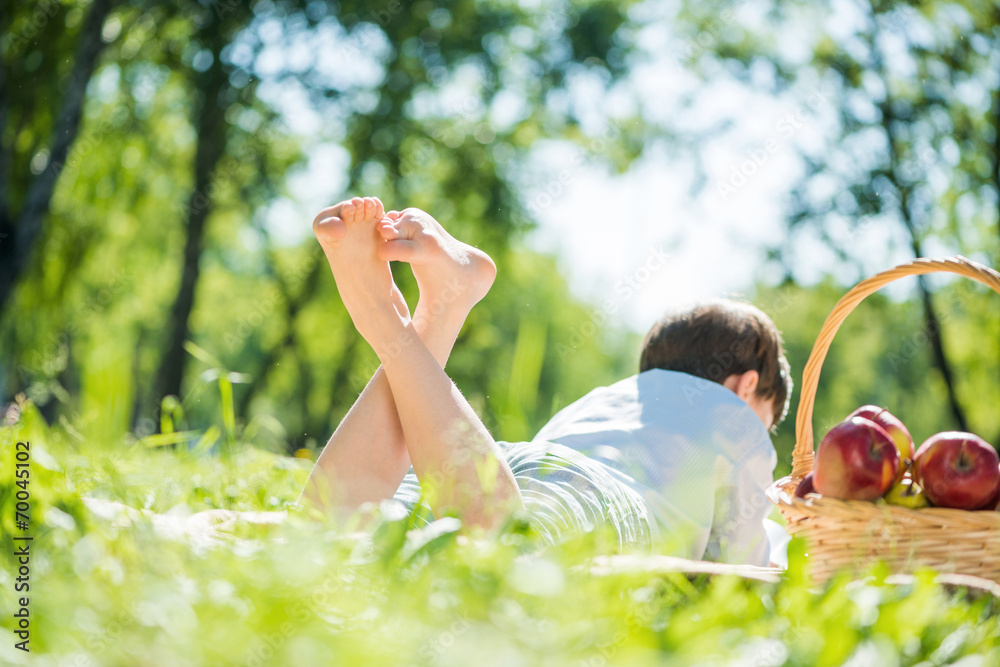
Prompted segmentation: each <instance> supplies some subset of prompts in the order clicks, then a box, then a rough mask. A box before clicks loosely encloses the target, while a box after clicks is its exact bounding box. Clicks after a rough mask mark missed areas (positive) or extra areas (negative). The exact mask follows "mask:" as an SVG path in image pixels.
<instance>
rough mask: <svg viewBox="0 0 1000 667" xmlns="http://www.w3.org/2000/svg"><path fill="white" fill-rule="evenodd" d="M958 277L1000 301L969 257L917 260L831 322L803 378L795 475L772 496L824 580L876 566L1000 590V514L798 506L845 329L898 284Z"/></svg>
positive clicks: (865, 286)
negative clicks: (823, 378) (824, 386)
mask: <svg viewBox="0 0 1000 667" xmlns="http://www.w3.org/2000/svg"><path fill="white" fill-rule="evenodd" d="M938 272H947V273H956V274H958V275H961V276H965V277H967V278H971V279H972V280H975V281H978V282H980V283H982V284H984V285H986V286H988V287H990V288H992V289H993V290H994V291H995V292H997V293H998V294H1000V273H997V272H996V271H994V270H993V269H991V268H989V267H986V266H983V265H982V264H978V263H976V262H973V261H971V260H969V259H966V258H965V257H954V258H947V259H917V260H914V261H912V262H908V263H906V264H901V265H899V266H897V267H895V268H892V269H889V270H888V271H883V272H882V273H878V274H876V275H874V276H872V277H870V278H867V279H865V280H863V281H862V282H860V283H858V284H857V285H855V286H854V288H852V289H851V290H850V291H849V292H848V293H847V294H845V295H844V296H843V298H841V299H840V301H838V302H837V305H836V306H834V308H833V311H832V312H831V313H830V315H829V316H828V317H827V318H826V322H824V323H823V327H822V329H821V330H820V333H819V336H817V338H816V344H815V345H814V346H813V349H812V352H811V353H810V355H809V360H808V361H807V362H806V366H805V369H804V370H803V372H802V392H801V397H800V399H799V408H798V412H797V413H796V415H795V449H794V450H793V452H792V474H791V476H789V477H786V478H784V479H781V480H779V481H777V482H775V484H774V486H772V487H771V488H770V489H769V490H768V496H769V497H770V499H771V501H772V502H774V503H775V504H776V505H777V506H778V509H779V510H780V511H781V513H782V515H783V516H784V517H785V520H786V521H787V526H786V528H787V529H788V532H790V533H792V534H802V535H803V536H805V537H806V540H807V543H808V553H809V567H810V570H811V572H812V574H813V576H814V577H815V578H816V579H818V580H824V579H826V578H828V577H830V576H831V575H832V574H834V573H835V572H837V571H840V570H844V569H861V568H864V567H866V566H867V565H869V564H870V563H871V562H873V561H876V560H882V561H885V562H886V563H887V564H888V565H889V567H890V569H892V570H893V571H894V572H912V571H913V570H915V569H918V568H920V567H931V568H933V569H935V570H938V571H940V572H949V573H960V574H970V575H976V576H980V577H984V578H986V579H991V580H993V581H996V582H1000V512H990V511H980V512H968V511H964V510H955V509H944V508H926V509H919V510H912V509H907V508H904V507H896V506H892V505H886V504H884V503H881V502H879V503H872V502H867V501H858V500H837V499H834V498H816V497H811V498H808V499H801V498H795V497H794V492H795V487H796V486H797V485H798V483H799V481H800V480H801V479H802V478H803V477H805V475H807V474H808V473H809V472H810V471H812V469H813V455H814V451H813V450H814V440H813V425H812V418H813V408H814V406H815V403H816V390H817V387H818V385H819V376H820V370H821V369H822V366H823V360H824V359H825V358H826V353H827V351H828V350H829V349H830V344H831V343H832V342H833V338H834V336H835V335H836V334H837V330H838V329H839V328H840V325H841V324H842V323H843V321H844V320H845V319H846V318H847V316H848V315H850V314H851V312H852V311H853V310H854V308H855V307H857V305H858V304H859V303H861V302H862V301H863V300H864V299H865V298H866V297H867V296H868V295H870V294H872V293H874V292H876V291H878V290H879V289H880V288H882V287H884V286H885V285H887V284H889V283H890V282H892V281H894V280H898V279H899V278H903V277H906V276H915V275H921V274H926V273H938Z"/></svg>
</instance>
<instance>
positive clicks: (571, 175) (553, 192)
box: [527, 126, 621, 219]
mask: <svg viewBox="0 0 1000 667" xmlns="http://www.w3.org/2000/svg"><path fill="white" fill-rule="evenodd" d="M620 137H621V133H620V132H619V131H618V129H617V128H616V127H614V126H610V127H608V128H607V129H606V130H605V131H604V132H603V133H602V134H601V135H600V136H599V137H597V138H595V139H592V140H591V141H590V142H588V144H587V150H585V151H581V152H579V153H577V154H576V155H574V156H573V159H572V160H570V166H569V167H567V168H566V169H562V170H560V171H559V172H558V173H557V174H556V175H555V176H553V177H552V178H550V179H549V180H548V181H547V182H546V183H545V184H544V185H542V186H540V188H539V191H538V192H536V193H535V194H534V195H532V196H531V198H530V199H528V204H527V208H528V213H529V214H530V215H531V216H533V217H534V218H536V219H537V218H538V216H539V215H540V214H541V213H542V211H545V210H546V209H548V208H549V207H551V206H552V205H553V204H554V203H555V202H556V200H558V199H559V198H560V197H561V196H562V195H563V194H565V193H566V191H567V190H568V189H569V187H570V186H571V185H573V183H574V182H575V181H576V179H577V177H578V176H579V175H580V173H581V172H582V171H583V170H584V168H585V167H586V166H587V164H588V155H601V154H603V153H605V152H606V151H607V149H608V145H609V144H610V143H611V142H613V141H617V140H619V139H620Z"/></svg>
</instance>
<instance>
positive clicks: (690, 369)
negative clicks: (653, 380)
mask: <svg viewBox="0 0 1000 667" xmlns="http://www.w3.org/2000/svg"><path fill="white" fill-rule="evenodd" d="M653 368H661V369H663V370H668V371H679V372H681V373H687V374H689V375H695V376H697V377H700V378H705V379H706V380H711V381H713V382H718V383H719V384H721V385H723V386H725V387H727V388H729V389H731V390H732V391H734V392H736V394H737V395H738V396H739V397H740V398H742V399H743V400H744V401H746V402H747V404H748V405H749V406H750V407H751V408H753V410H754V412H756V413H757V415H758V416H759V417H760V418H761V421H763V422H764V425H765V426H766V427H768V428H770V427H771V426H776V425H777V424H779V423H781V421H782V420H783V419H784V418H785V414H786V413H787V412H788V401H789V398H790V397H791V394H792V375H791V370H790V368H789V366H788V360H786V359H785V353H784V351H783V350H782V347H781V333H780V332H779V331H778V328H777V327H776V326H774V322H772V321H771V318H769V317H768V316H767V315H765V314H764V313H763V312H762V311H761V310H760V309H759V308H756V307H755V306H751V305H750V304H748V303H741V302H739V301H728V300H720V301H711V302H708V303H704V304H699V305H697V306H695V307H693V308H689V309H686V310H678V311H670V312H668V313H667V314H666V315H664V316H663V317H662V318H660V320H659V321H658V322H657V323H656V324H654V325H653V328H652V329H650V330H649V333H648V334H646V340H645V341H643V344H642V356H641V358H640V360H639V371H640V372H644V371H648V370H650V369H653Z"/></svg>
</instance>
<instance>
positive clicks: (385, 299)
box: [313, 197, 410, 352]
mask: <svg viewBox="0 0 1000 667" xmlns="http://www.w3.org/2000/svg"><path fill="white" fill-rule="evenodd" d="M384 215H385V209H384V208H383V206H382V202H381V201H379V200H378V199H377V198H376V197H365V198H361V197H355V198H353V199H351V200H350V201H345V202H341V203H340V204H338V205H336V206H334V207H331V208H327V209H323V211H321V212H320V213H319V215H317V216H316V218H315V220H313V233H314V234H315V235H316V239H317V240H318V241H319V244H320V246H322V248H323V252H324V253H325V254H326V259H327V261H328V262H329V263H330V269H331V271H333V277H334V280H336V281H337V290H338V291H339V292H340V298H341V299H343V301H344V307H346V308H347V312H348V313H349V314H350V316H351V319H352V320H353V321H354V326H355V327H357V329H358V331H359V332H360V333H361V335H362V336H364V338H365V340H367V341H368V342H369V343H370V344H371V345H372V347H374V348H375V350H376V352H378V351H379V346H380V344H382V343H384V342H385V341H384V338H385V336H386V335H387V334H389V333H390V332H392V331H394V330H396V329H398V328H399V325H400V324H403V325H405V324H406V323H407V322H408V321H409V319H410V313H409V309H408V308H407V307H406V301H404V300H403V295H402V294H401V293H400V291H399V289H398V288H397V287H396V285H395V283H394V282H393V281H392V273H391V272H390V271H389V263H388V262H387V261H386V260H385V259H381V258H380V257H379V247H380V246H382V245H384V244H385V242H384V241H383V240H382V239H381V238H380V236H379V232H378V231H377V229H376V226H377V225H378V223H379V221H380V220H382V219H383V217H384Z"/></svg>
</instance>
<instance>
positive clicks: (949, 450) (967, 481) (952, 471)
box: [913, 431, 1000, 510]
mask: <svg viewBox="0 0 1000 667" xmlns="http://www.w3.org/2000/svg"><path fill="white" fill-rule="evenodd" d="M913 474H914V477H915V478H916V480H917V482H918V483H919V484H920V486H922V487H924V493H926V494H927V498H928V499H929V500H930V501H931V503H932V504H934V505H936V506H938V507H954V508H955V509H961V510H974V509H980V508H982V507H985V506H986V505H987V503H989V502H990V501H992V500H993V497H994V496H995V495H996V494H997V489H998V487H1000V457H998V456H997V451H996V450H995V449H993V447H991V446H990V445H989V444H987V442H986V441H985V440H983V439H982V438H980V437H979V436H978V435H973V434H972V433H962V432H960V431H946V432H944V433H938V434H936V435H932V436H931V437H930V438H928V439H927V440H926V441H925V442H924V444H922V445H920V449H918V450H917V455H916V456H915V457H914V459H913Z"/></svg>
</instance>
